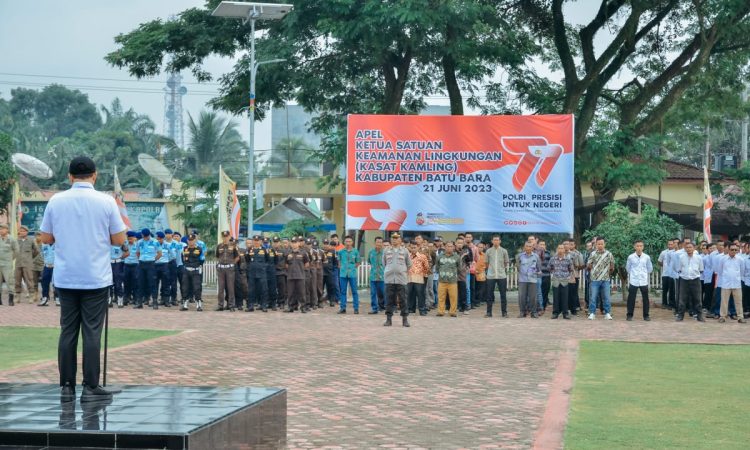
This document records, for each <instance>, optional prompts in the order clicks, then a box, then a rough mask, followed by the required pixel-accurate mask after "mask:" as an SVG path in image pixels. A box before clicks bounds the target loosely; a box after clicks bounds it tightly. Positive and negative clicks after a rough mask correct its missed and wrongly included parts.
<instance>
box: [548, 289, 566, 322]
mask: <svg viewBox="0 0 750 450" xmlns="http://www.w3.org/2000/svg"><path fill="white" fill-rule="evenodd" d="M560 314H562V315H566V314H568V285H567V284H566V285H565V286H563V285H562V284H558V285H557V286H555V287H553V288H552V315H555V316H558V315H560Z"/></svg>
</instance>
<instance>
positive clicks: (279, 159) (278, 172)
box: [265, 138, 321, 178]
mask: <svg viewBox="0 0 750 450" xmlns="http://www.w3.org/2000/svg"><path fill="white" fill-rule="evenodd" d="M265 165H266V169H267V170H266V171H267V172H268V174H269V175H270V176H277V177H278V176H285V177H290V178H303V177H319V176H320V175H321V173H320V161H318V160H317V159H315V158H314V156H313V149H312V148H311V147H310V146H309V145H308V144H307V142H305V140H304V139H302V138H285V139H282V140H280V141H279V143H278V144H276V147H275V148H274V149H273V150H271V155H270V156H269V158H268V159H267V160H266V161H265Z"/></svg>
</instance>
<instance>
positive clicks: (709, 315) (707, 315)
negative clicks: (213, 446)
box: [706, 312, 716, 319]
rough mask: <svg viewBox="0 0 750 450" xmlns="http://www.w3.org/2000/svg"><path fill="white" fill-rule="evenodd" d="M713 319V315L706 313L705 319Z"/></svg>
mask: <svg viewBox="0 0 750 450" xmlns="http://www.w3.org/2000/svg"><path fill="white" fill-rule="evenodd" d="M715 318H716V316H715V315H714V313H710V312H709V313H706V319H715Z"/></svg>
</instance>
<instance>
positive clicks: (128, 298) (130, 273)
mask: <svg viewBox="0 0 750 450" xmlns="http://www.w3.org/2000/svg"><path fill="white" fill-rule="evenodd" d="M127 238H128V241H127V242H126V243H125V246H126V247H127V249H128V254H127V255H126V256H124V259H123V285H124V292H123V295H124V298H118V299H117V307H118V308H122V307H123V306H125V305H129V304H135V303H136V299H137V298H138V296H139V292H138V289H139V288H138V286H139V284H138V255H137V251H138V249H137V244H138V238H137V233H136V232H135V231H128V233H127Z"/></svg>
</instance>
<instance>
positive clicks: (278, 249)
mask: <svg viewBox="0 0 750 450" xmlns="http://www.w3.org/2000/svg"><path fill="white" fill-rule="evenodd" d="M284 241H286V243H289V241H288V240H287V239H286V238H285V239H284ZM271 245H272V246H273V250H274V252H275V253H276V267H275V272H274V273H275V277H274V280H273V283H274V284H276V299H277V302H276V303H277V306H278V307H279V308H284V306H285V305H286V264H287V263H286V255H287V253H289V249H288V248H287V249H285V248H284V245H283V244H282V242H281V239H279V237H278V236H274V238H273V243H272V244H271Z"/></svg>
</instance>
